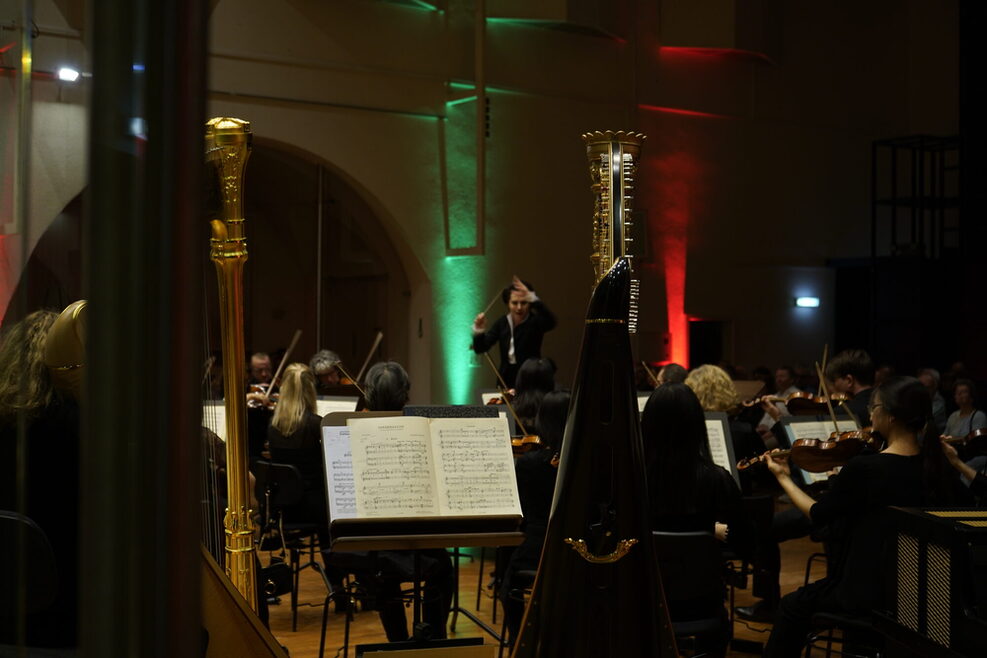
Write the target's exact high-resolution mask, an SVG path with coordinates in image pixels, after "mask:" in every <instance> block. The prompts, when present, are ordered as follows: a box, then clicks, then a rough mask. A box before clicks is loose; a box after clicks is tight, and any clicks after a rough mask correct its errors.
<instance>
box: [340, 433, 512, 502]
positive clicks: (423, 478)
mask: <svg viewBox="0 0 987 658" xmlns="http://www.w3.org/2000/svg"><path fill="white" fill-rule="evenodd" d="M323 450H324V452H325V464H326V477H327V484H328V495H329V507H330V509H329V514H330V518H331V519H347V518H399V517H400V518H414V517H436V516H450V517H452V516H483V515H493V516H508V515H517V516H520V515H521V504H520V500H519V498H518V493H517V481H516V480H515V476H514V457H513V454H512V451H511V443H510V433H509V431H508V427H507V423H506V422H505V420H504V419H503V418H433V419H428V418H423V417H420V416H400V417H389V418H353V419H350V420H349V421H347V427H323Z"/></svg>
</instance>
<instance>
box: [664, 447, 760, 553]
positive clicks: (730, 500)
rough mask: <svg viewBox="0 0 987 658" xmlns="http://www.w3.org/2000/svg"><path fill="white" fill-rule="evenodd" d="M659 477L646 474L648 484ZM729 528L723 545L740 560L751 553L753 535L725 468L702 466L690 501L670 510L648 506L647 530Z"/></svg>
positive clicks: (703, 530) (674, 530)
mask: <svg viewBox="0 0 987 658" xmlns="http://www.w3.org/2000/svg"><path fill="white" fill-rule="evenodd" d="M653 477H661V474H660V473H658V474H651V473H649V474H648V479H649V482H650V481H651V479H652V478H653ZM717 522H719V523H725V524H726V525H727V527H728V528H729V531H728V533H727V545H728V546H729V547H730V548H731V549H732V550H733V551H735V552H736V553H737V554H738V555H740V556H741V557H742V558H744V559H749V558H750V557H751V556H752V554H753V551H754V533H753V529H752V526H751V524H750V520H749V519H748V518H747V513H746V511H745V510H744V506H743V500H742V499H741V495H740V487H738V486H737V482H736V481H735V480H734V479H733V476H731V475H730V473H728V472H727V471H726V470H725V469H723V468H722V467H720V466H716V465H715V464H711V465H707V466H704V467H703V468H702V469H701V470H700V472H699V475H698V482H697V483H696V489H695V494H694V495H693V496H692V499H691V500H684V499H680V500H678V501H676V502H675V503H674V507H673V506H670V505H668V504H667V503H666V504H665V505H662V506H661V508H659V507H658V505H652V513H651V529H652V530H660V531H664V532H697V531H701V532H709V533H712V532H714V531H715V524H716V523H717Z"/></svg>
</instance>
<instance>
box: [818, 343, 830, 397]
mask: <svg viewBox="0 0 987 658" xmlns="http://www.w3.org/2000/svg"><path fill="white" fill-rule="evenodd" d="M828 357H829V343H823V360H822V372H826V361H827V359H828ZM816 370H817V371H818V370H819V366H818V365H817V366H816ZM822 382H823V378H822V376H820V377H819V389H818V390H817V391H816V395H822V394H823V384H822ZM827 397H828V396H827Z"/></svg>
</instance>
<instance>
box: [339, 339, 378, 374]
mask: <svg viewBox="0 0 987 658" xmlns="http://www.w3.org/2000/svg"><path fill="white" fill-rule="evenodd" d="M383 339H384V332H383V331H378V332H377V337H376V338H374V344H373V345H372V346H371V347H370V351H369V352H367V358H366V359H364V360H363V365H362V366H361V367H360V372H358V373H356V379H354V380H353V381H354V382H355V381H358V380H359V379H360V378H361V377H363V372H364V371H365V370H366V369H367V366H368V365H369V364H370V357H372V356H373V355H374V352H376V351H377V346H378V345H380V341H382V340H383ZM343 374H346V373H343ZM346 376H347V377H349V375H346ZM351 379H352V378H351Z"/></svg>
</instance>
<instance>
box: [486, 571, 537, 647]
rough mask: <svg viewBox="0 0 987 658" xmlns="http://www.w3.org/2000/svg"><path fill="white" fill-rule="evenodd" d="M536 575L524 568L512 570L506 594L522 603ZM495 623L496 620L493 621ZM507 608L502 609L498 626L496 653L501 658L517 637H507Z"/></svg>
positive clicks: (512, 645) (529, 592)
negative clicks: (502, 621) (499, 625)
mask: <svg viewBox="0 0 987 658" xmlns="http://www.w3.org/2000/svg"><path fill="white" fill-rule="evenodd" d="M537 575H538V572H537V571H531V570H525V569H522V570H520V571H515V572H514V578H513V579H512V582H511V583H510V585H511V591H510V592H508V594H507V595H508V596H509V597H511V598H512V599H514V600H516V601H520V602H522V603H524V602H525V601H527V599H528V597H529V596H531V588H532V587H534V585H535V577H536V576H537ZM494 623H496V620H495V621H494ZM507 635H508V633H507V610H505V611H504V623H503V625H502V626H501V628H500V651H499V652H498V654H497V658H502V657H503V655H504V648H505V647H506V648H508V649H513V648H514V641H515V640H516V639H517V638H514V637H512V638H510V639H508V637H507Z"/></svg>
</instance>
